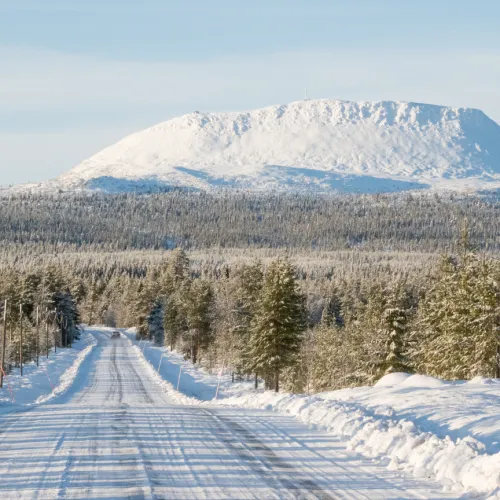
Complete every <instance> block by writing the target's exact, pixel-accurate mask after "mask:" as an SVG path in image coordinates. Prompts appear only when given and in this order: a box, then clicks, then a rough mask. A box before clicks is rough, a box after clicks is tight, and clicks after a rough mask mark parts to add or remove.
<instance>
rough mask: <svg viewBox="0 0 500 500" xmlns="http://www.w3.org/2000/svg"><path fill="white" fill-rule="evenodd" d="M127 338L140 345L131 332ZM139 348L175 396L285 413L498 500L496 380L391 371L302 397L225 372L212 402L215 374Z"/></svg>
mask: <svg viewBox="0 0 500 500" xmlns="http://www.w3.org/2000/svg"><path fill="white" fill-rule="evenodd" d="M127 336H128V337H129V339H130V340H131V341H132V342H134V343H135V344H136V345H137V342H135V341H134V338H135V333H134V332H133V330H132V331H128V332H127ZM137 349H140V350H141V352H142V351H144V354H143V360H144V363H146V364H147V365H148V368H149V370H151V371H153V372H154V376H155V377H156V379H157V380H158V382H159V383H160V384H163V386H164V388H165V391H166V392H167V393H168V394H169V396H170V397H172V399H173V400H174V401H177V402H179V403H182V404H214V403H217V404H220V405H231V406H239V407H250V408H260V409H265V410H274V411H278V412H283V413H287V414H290V415H293V416H295V417H296V418H298V419H299V420H301V421H302V422H304V423H306V424H309V425H313V426H316V427H317V428H321V429H322V430H327V431H329V432H331V433H333V434H335V435H337V436H339V437H340V438H342V439H343V440H345V441H347V445H348V448H349V449H351V450H353V451H355V452H358V453H361V454H363V455H365V456H368V457H372V458H379V459H385V458H386V459H388V466H389V468H390V469H393V470H405V471H407V472H410V473H412V474H414V475H415V476H417V477H432V478H436V479H438V480H440V481H441V482H442V483H443V484H444V485H446V486H447V487H449V488H453V489H460V490H462V489H466V490H469V491H474V492H479V493H481V494H482V495H483V496H482V498H491V499H492V498H499V499H500V418H499V417H498V409H499V408H500V380H495V379H482V378H476V379H474V380H471V381H469V382H446V381H443V380H439V379H435V378H432V377H427V376H423V375H410V374H407V373H394V374H391V375H388V376H386V377H384V378H382V379H381V380H380V381H379V382H378V383H377V384H376V385H375V386H373V387H359V388H355V389H343V390H340V391H332V392H326V393H322V394H318V395H314V396H307V395H294V394H283V393H280V394H275V393H274V392H270V391H263V390H258V391H255V390H253V389H251V385H252V384H251V383H244V384H231V381H230V378H229V376H228V375H226V376H223V377H222V381H221V389H220V391H219V400H218V401H217V402H216V401H215V400H214V399H212V398H213V397H214V395H215V391H216V387H217V381H218V378H217V377H216V376H213V375H210V374H207V373H206V372H204V371H203V370H202V369H201V368H199V367H196V366H193V365H192V364H191V363H190V362H189V361H185V360H184V359H183V358H182V356H181V355H179V354H177V353H172V352H170V351H168V350H167V349H165V348H161V347H154V346H151V344H150V343H149V342H146V343H145V342H142V343H141V344H139V346H138V347H137ZM162 356H163V358H162ZM161 358H162V361H161V365H160V359H161ZM159 366H160V371H159V373H158V367H159ZM181 367H182V373H184V374H185V378H184V375H183V376H182V377H181V383H180V393H179V392H177V391H176V390H175V387H176V384H177V379H178V374H179V369H180V368H181ZM485 494H486V496H484V495H485Z"/></svg>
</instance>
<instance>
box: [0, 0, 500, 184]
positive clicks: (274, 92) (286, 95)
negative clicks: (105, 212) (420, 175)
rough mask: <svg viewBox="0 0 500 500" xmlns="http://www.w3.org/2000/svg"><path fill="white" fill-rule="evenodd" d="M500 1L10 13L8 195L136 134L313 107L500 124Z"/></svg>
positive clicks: (288, 1) (23, 9)
mask: <svg viewBox="0 0 500 500" xmlns="http://www.w3.org/2000/svg"><path fill="white" fill-rule="evenodd" d="M498 26H500V1H498V0H474V1H472V0H432V1H431V0H418V1H417V0H407V1H401V0H397V1H396V0H252V1H245V2H243V1H241V0H233V1H228V0H210V1H208V0H182V1H181V0H177V1H170V0H0V185H4V186H5V185H9V184H13V183H22V182H34V181H40V180H45V179H49V178H53V177H56V176H57V175H59V174H61V173H63V172H64V171H67V170H69V169H70V168H71V167H73V166H75V165H77V164H78V163H79V162H80V161H82V160H84V159H86V158H88V157H89V156H92V155H93V154H95V153H97V152H98V151H100V150H101V149H102V148H104V147H106V146H108V145H111V144H113V143H114V142H116V141H117V140H119V139H121V138H123V137H124V136H125V135H127V134H130V133H132V132H135V131H138V130H141V129H144V128H146V127H148V126H151V125H154V124H156V123H159V122H162V121H165V120H168V119H169V118H172V117H174V116H178V115H182V114H185V113H190V112H192V111H194V110H199V111H239V110H247V109H254V108H259V107H264V106H267V105H272V104H283V103H287V102H291V101H296V100H300V99H303V98H304V89H305V88H306V87H307V89H308V96H309V97H310V98H332V99H334V98H338V99H347V100H357V101H358V100H405V101H416V102H428V103H432V104H442V105H449V106H454V107H475V108H480V109H482V110H483V111H484V112H485V113H486V114H488V115H489V116H490V117H491V118H493V119H494V120H496V121H497V122H500V90H499V89H500V30H499V29H498Z"/></svg>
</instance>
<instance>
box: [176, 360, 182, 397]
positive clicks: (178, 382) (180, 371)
mask: <svg viewBox="0 0 500 500" xmlns="http://www.w3.org/2000/svg"><path fill="white" fill-rule="evenodd" d="M181 373H182V365H180V366H179V378H178V379H177V392H179V387H180V385H181Z"/></svg>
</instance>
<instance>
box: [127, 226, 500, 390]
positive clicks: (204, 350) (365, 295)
mask: <svg viewBox="0 0 500 500" xmlns="http://www.w3.org/2000/svg"><path fill="white" fill-rule="evenodd" d="M459 248H460V251H459V252H458V253H457V254H456V255H446V256H443V257H442V259H441V264H440V265H439V267H438V268H437V269H436V271H435V273H434V274H433V275H432V276H431V277H429V281H428V282H427V283H426V284H425V285H424V286H421V285H419V286H417V285H415V284H412V283H410V282H408V281H406V280H398V281H392V282H385V283H384V282H381V283H369V284H366V285H365V286H363V285H361V284H360V283H349V284H346V286H345V287H343V288H338V287H336V286H332V287H331V289H330V291H329V293H328V294H327V295H326V296H324V297H322V300H321V304H322V309H321V315H320V317H319V318H318V315H317V314H316V315H315V314H314V311H313V310H311V309H309V308H308V305H307V298H306V295H305V294H304V293H303V292H302V291H301V287H300V284H299V281H298V280H297V273H296V269H295V267H294V266H293V265H292V263H291V262H290V261H289V260H288V259H276V260H275V261H273V262H272V263H271V264H270V265H269V266H268V267H267V269H265V270H264V269H263V267H262V264H261V263H259V262H255V263H253V264H246V265H244V266H241V267H240V268H239V269H238V271H237V272H236V273H235V274H234V275H233V276H231V275H230V274H227V275H225V276H221V277H220V278H219V279H218V280H216V281H213V282H210V281H208V280H205V279H203V278H194V279H193V278H191V277H190V274H189V262H188V259H187V256H186V254H185V253H184V251H182V250H179V251H176V252H174V254H173V255H172V257H171V259H170V260H169V262H168V263H167V264H166V266H165V268H164V269H162V270H159V271H158V272H157V274H155V275H154V276H151V277H150V278H149V279H148V280H147V281H146V282H145V283H144V285H143V286H141V287H140V290H139V292H138V293H139V297H140V300H137V301H136V302H135V305H136V307H137V309H136V311H135V312H134V316H135V317H136V318H137V319H138V321H137V323H136V324H137V326H138V336H139V337H141V338H150V339H151V340H153V341H154V342H156V343H157V344H160V345H163V344H164V345H167V346H169V347H170V348H171V349H177V350H179V351H181V352H183V353H184V355H185V357H186V358H187V359H191V360H192V361H193V362H194V363H196V362H200V360H201V361H202V362H203V361H204V362H205V363H206V364H207V365H208V366H209V367H214V366H221V365H224V366H227V367H230V368H231V370H232V372H233V374H234V376H235V377H238V378H242V377H247V378H248V377H251V376H254V377H255V380H257V379H258V378H260V379H263V380H264V381H265V384H266V386H267V387H269V388H275V389H276V390H277V389H278V388H279V387H280V386H284V387H285V388H286V389H288V390H292V391H295V392H305V391H306V392H311V391H312V392H318V391H325V390H331V389H337V388H342V387H353V386H358V385H365V384H372V383H374V382H375V381H377V380H378V379H379V378H381V377H382V376H383V375H385V374H388V373H392V372H399V371H405V372H418V373H423V374H428V375H432V376H437V377H441V378H444V379H452V380H455V379H469V378H472V377H475V376H483V377H495V376H496V377H500V263H499V261H498V260H496V259H494V258H491V257H487V256H485V255H480V254H478V253H476V252H474V251H473V250H472V249H471V247H470V245H469V242H468V236H467V234H465V235H464V237H463V241H462V244H461V246H460V247H459Z"/></svg>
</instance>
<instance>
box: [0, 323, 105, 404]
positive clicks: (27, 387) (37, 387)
mask: <svg viewBox="0 0 500 500" xmlns="http://www.w3.org/2000/svg"><path fill="white" fill-rule="evenodd" d="M95 345H96V339H95V337H94V336H93V335H92V334H91V333H89V331H88V330H85V331H84V332H83V333H82V334H81V336H80V339H79V340H77V341H75V342H74V343H73V346H72V348H71V349H58V350H57V353H54V351H53V350H51V351H50V354H49V358H48V359H47V358H46V357H45V356H41V357H40V366H38V367H37V366H36V363H34V362H32V363H28V364H26V365H25V366H24V369H23V376H22V377H21V375H20V370H19V369H14V370H13V371H12V373H10V374H9V375H8V376H7V377H6V378H5V380H4V387H3V388H2V389H0V413H5V412H9V411H12V410H14V409H16V408H17V407H19V406H20V405H30V404H39V403H44V402H46V401H49V400H51V399H52V398H54V397H56V396H58V395H60V394H62V393H64V392H65V391H66V390H67V389H68V388H69V387H70V386H71V384H72V383H73V380H74V378H75V376H76V374H77V372H78V369H79V368H80V365H81V364H82V362H83V361H84V359H85V358H86V357H87V356H88V354H89V353H90V352H91V350H92V349H93V347H94V346H95ZM9 388H10V390H9ZM10 391H12V395H13V396H14V401H12V396H11V392H10Z"/></svg>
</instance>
